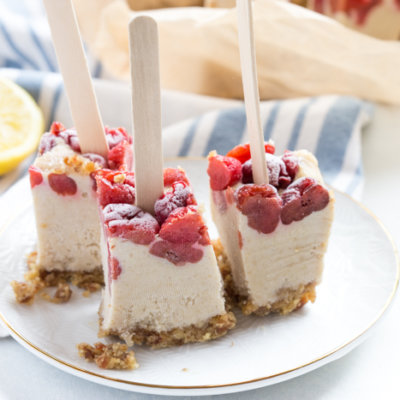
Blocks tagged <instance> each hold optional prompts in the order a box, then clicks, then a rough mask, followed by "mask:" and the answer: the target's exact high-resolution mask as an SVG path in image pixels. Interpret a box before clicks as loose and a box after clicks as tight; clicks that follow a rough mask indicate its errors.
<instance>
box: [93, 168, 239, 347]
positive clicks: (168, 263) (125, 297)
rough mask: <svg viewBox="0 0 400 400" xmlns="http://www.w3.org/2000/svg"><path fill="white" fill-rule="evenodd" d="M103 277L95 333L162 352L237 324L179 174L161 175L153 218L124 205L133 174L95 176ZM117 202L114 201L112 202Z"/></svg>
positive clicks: (184, 180)
mask: <svg viewBox="0 0 400 400" xmlns="http://www.w3.org/2000/svg"><path fill="white" fill-rule="evenodd" d="M96 180H97V187H98V196H99V202H100V213H101V218H102V221H103V229H102V232H103V233H102V241H101V249H102V260H103V267H104V276H105V281H106V282H105V283H106V284H105V288H104V291H103V298H102V305H101V308H100V335H101V336H105V335H110V334H111V335H117V336H119V337H121V338H122V339H124V340H125V341H126V342H127V343H128V344H133V343H136V344H147V345H150V346H152V347H167V346H171V345H179V344H184V343H189V342H202V341H206V340H210V339H215V338H217V337H219V336H222V335H224V334H225V333H226V332H227V331H228V330H229V329H231V328H233V327H234V326H235V317H234V315H233V314H232V313H228V312H227V311H226V309H225V300H224V296H223V294H224V293H223V282H222V278H221V274H220V272H219V269H218V265H217V261H216V257H215V254H214V251H213V248H212V245H211V243H210V239H209V236H208V230H207V227H206V226H205V224H204V221H203V219H202V217H201V215H200V213H199V211H198V208H197V205H196V200H195V199H194V196H193V193H192V190H191V187H190V185H189V183H188V181H187V178H186V176H185V174H184V172H183V171H182V170H174V169H167V170H166V173H164V185H165V187H166V190H165V194H164V196H163V197H162V198H161V199H160V200H158V201H157V202H156V204H155V212H154V214H155V216H153V215H151V214H149V213H146V212H144V211H142V210H141V209H139V208H138V207H136V206H134V205H133V204H132V203H131V202H129V201H128V200H127V201H126V202H125V203H122V202H119V203H118V202H117V201H121V200H122V199H123V194H122V193H123V192H124V190H129V188H130V187H132V186H133V185H134V183H133V173H124V174H121V173H120V174H118V173H104V174H102V173H99V174H97V176H96ZM116 197H118V198H116Z"/></svg>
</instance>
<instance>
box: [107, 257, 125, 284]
mask: <svg viewBox="0 0 400 400" xmlns="http://www.w3.org/2000/svg"><path fill="white" fill-rule="evenodd" d="M108 264H109V266H110V272H109V273H110V277H111V279H114V280H116V279H118V277H119V276H120V275H121V272H122V268H121V266H120V264H119V261H118V260H117V259H116V258H115V257H110V258H109V259H108Z"/></svg>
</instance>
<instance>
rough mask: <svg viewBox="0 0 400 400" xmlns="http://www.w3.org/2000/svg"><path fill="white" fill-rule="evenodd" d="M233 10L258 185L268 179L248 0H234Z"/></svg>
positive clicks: (266, 181) (254, 173) (251, 15)
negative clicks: (236, 18)
mask: <svg viewBox="0 0 400 400" xmlns="http://www.w3.org/2000/svg"><path fill="white" fill-rule="evenodd" d="M236 11H237V14H238V31H239V52H240V65H241V68H242V81H243V92H244V101H245V106H246V116H247V127H248V132H249V140H250V152H251V160H252V164H253V178H254V183H256V184H257V185H260V184H264V183H268V182H269V181H268V169H267V164H266V162H265V149H264V135H263V130H262V126H261V117H260V95H259V93H258V80H257V64H256V54H255V53H256V52H255V46H254V32H253V13H252V8H251V0H237V3H236Z"/></svg>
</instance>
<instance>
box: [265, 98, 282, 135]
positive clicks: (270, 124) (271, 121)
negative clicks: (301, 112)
mask: <svg viewBox="0 0 400 400" xmlns="http://www.w3.org/2000/svg"><path fill="white" fill-rule="evenodd" d="M281 103H282V102H281V101H276V102H275V104H274V105H273V107H272V109H271V111H270V113H269V116H268V120H267V123H266V124H265V128H264V140H265V141H268V140H269V139H270V138H271V134H272V130H273V129H274V126H275V122H276V119H277V116H278V111H279V109H280V108H281Z"/></svg>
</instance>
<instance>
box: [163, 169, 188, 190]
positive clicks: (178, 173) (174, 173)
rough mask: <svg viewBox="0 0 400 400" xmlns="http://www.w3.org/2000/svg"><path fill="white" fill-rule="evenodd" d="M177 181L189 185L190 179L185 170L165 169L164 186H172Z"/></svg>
mask: <svg viewBox="0 0 400 400" xmlns="http://www.w3.org/2000/svg"><path fill="white" fill-rule="evenodd" d="M176 181H182V182H185V183H186V184H187V185H189V181H188V178H187V176H186V173H185V171H184V170H183V169H180V168H165V169H164V186H172V184H173V183H174V182H176Z"/></svg>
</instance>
